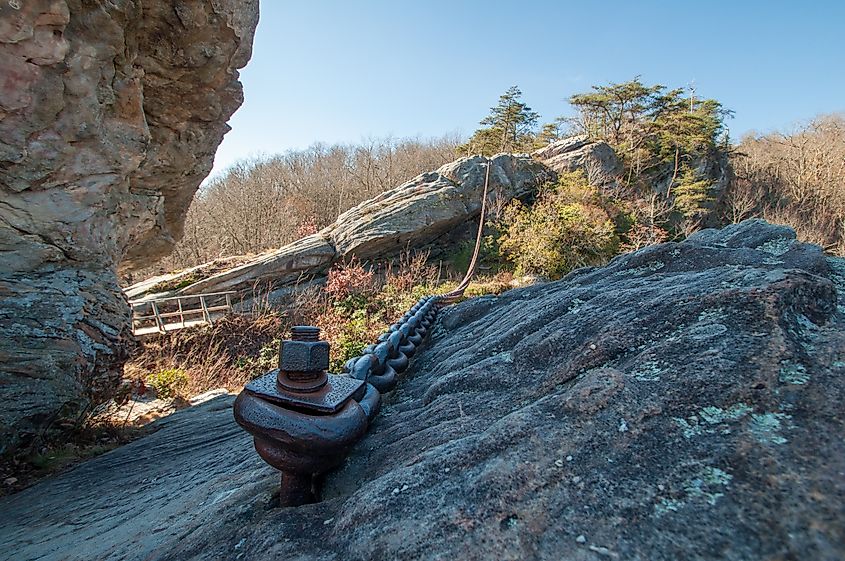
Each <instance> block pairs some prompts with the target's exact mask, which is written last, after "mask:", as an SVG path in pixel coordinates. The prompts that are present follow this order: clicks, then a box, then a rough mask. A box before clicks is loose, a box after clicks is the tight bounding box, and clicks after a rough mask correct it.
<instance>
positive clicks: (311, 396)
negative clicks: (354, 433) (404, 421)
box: [244, 369, 365, 414]
mask: <svg viewBox="0 0 845 561" xmlns="http://www.w3.org/2000/svg"><path fill="white" fill-rule="evenodd" d="M278 373H279V370H278V369H274V370H271V371H270V372H268V373H267V374H265V375H264V376H261V377H260V378H256V379H255V380H253V381H252V382H250V383H248V384H247V385H246V387H245V388H244V390H246V391H247V392H249V393H251V394H252V395H254V396H256V397H259V398H261V399H265V400H267V401H270V402H272V403H276V404H278V405H281V406H283V407H295V408H298V409H306V410H309V411H316V412H319V413H324V414H331V413H336V412H337V411H338V410H339V409H340V408H341V407H343V405H344V404H345V403H346V402H347V401H349V399H351V398H352V396H353V395H354V394H355V393H356V392H357V391H358V390H360V389H361V387H362V386H363V385H364V383H365V382H364V381H363V380H358V379H356V378H352V377H350V376H337V375H335V374H329V375H328V377H329V380H328V382H327V383H326V385H325V386H323V387H322V388H320V390H319V391H316V392H311V393H297V392H290V391H285V390H283V389H281V388H279V385H278V383H277V382H276V376H277V374H278Z"/></svg>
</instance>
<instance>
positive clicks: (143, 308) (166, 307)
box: [129, 291, 236, 336]
mask: <svg viewBox="0 0 845 561" xmlns="http://www.w3.org/2000/svg"><path fill="white" fill-rule="evenodd" d="M233 294H236V292H234V291H230V292H209V293H207V294H191V295H187V296H171V297H168V298H155V299H153V300H134V301H131V302H129V304H130V305H131V306H132V331H133V332H134V333H135V335H136V336H143V335H148V334H151V333H167V332H169V331H175V330H177V329H182V328H184V327H191V326H194V325H202V324H207V325H211V324H212V323H213V321H214V320H215V319H218V318H220V317H223V316H224V315H226V314H227V313H229V312H231V311H232V295H233ZM221 300H225V304H221V303H218V302H219V301H221ZM209 302H211V303H212V305H209Z"/></svg>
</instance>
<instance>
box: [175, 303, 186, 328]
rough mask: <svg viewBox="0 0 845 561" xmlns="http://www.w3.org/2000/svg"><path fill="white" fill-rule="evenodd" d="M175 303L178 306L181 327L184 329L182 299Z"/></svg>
mask: <svg viewBox="0 0 845 561" xmlns="http://www.w3.org/2000/svg"><path fill="white" fill-rule="evenodd" d="M176 303H177V304H179V321H181V322H182V327H185V313H184V312H183V311H182V299H181V298H179V299H177V300H176Z"/></svg>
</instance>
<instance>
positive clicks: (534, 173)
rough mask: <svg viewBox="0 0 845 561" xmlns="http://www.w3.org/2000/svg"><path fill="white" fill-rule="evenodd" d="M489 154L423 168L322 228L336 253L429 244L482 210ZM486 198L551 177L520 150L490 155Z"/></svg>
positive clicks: (518, 191) (365, 254) (516, 192)
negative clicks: (428, 169)
mask: <svg viewBox="0 0 845 561" xmlns="http://www.w3.org/2000/svg"><path fill="white" fill-rule="evenodd" d="M486 162H487V158H484V157H482V156H473V157H471V158H461V159H459V160H456V161H454V162H452V163H449V164H446V165H444V166H443V167H441V168H440V169H438V170H437V171H435V172H433V173H424V174H422V175H420V176H418V177H415V178H414V179H412V180H410V181H408V182H407V183H405V184H403V185H400V186H399V187H397V188H395V189H392V190H390V191H386V192H384V193H382V194H381V195H379V196H377V197H375V198H373V199H370V200H368V201H364V202H363V203H361V204H360V205H358V206H356V207H355V208H352V209H350V210H348V211H346V212H345V213H343V214H341V215H340V216H339V217H338V219H337V221H336V222H335V223H334V224H332V225H331V226H329V227H328V228H326V229H325V230H323V231H322V232H321V233H322V235H323V236H325V237H326V238H328V239H330V240H331V241H332V243H333V244H334V246H335V248H336V249H337V252H338V256H339V257H344V258H349V257H351V256H353V255H354V256H355V257H357V258H359V259H370V258H374V257H378V256H384V255H395V254H397V253H399V252H400V251H402V250H403V249H405V248H406V247H409V246H410V247H415V246H422V245H427V244H430V243H431V242H433V241H434V240H435V239H437V238H438V237H440V236H442V235H444V234H446V233H448V232H449V231H451V230H452V229H453V228H455V227H456V226H458V225H460V224H463V223H464V222H466V221H467V220H469V219H471V218H474V217H476V216H478V214H479V213H480V212H481V203H482V199H483V197H482V195H483V193H484V178H485V174H486V170H487V165H486ZM490 166H491V168H490V182H489V194H488V197H489V198H490V199H491V200H492V199H493V198H494V197H498V198H501V199H504V200H506V201H507V200H510V199H513V198H514V197H521V196H524V195H526V194H528V193H529V192H531V191H532V190H534V189H536V188H537V186H538V185H539V184H540V183H541V182H542V181H543V180H545V179H546V178H548V177H549V176H550V174H549V172H548V170H546V169H545V168H544V167H543V166H541V165H539V164H537V163H536V162H535V161H533V160H532V159H531V158H529V157H527V156H522V155H510V154H499V155H497V156H494V157H493V158H491V159H490Z"/></svg>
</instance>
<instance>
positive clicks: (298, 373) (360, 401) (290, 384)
mask: <svg viewBox="0 0 845 561" xmlns="http://www.w3.org/2000/svg"><path fill="white" fill-rule="evenodd" d="M319 333H320V330H319V329H317V328H316V327H307V326H297V327H294V328H293V330H292V337H291V340H288V341H284V342H283V343H282V345H281V349H280V352H279V368H277V369H275V370H271V371H270V372H268V373H267V374H265V375H264V376H262V377H260V378H258V379H256V380H253V381H252V382H250V383H249V384H247V386H246V387H245V388H244V390H243V391H242V392H241V393H240V395H239V396H238V398H237V399H236V400H235V406H234V415H235V420H236V421H237V423H238V424H239V425H241V426H242V427H243V428H244V429H246V430H247V431H248V432H249V433H250V434H252V436H253V438H254V441H255V449H256V451H257V452H258V454H259V455H260V456H261V458H262V459H264V461H265V462H267V463H268V464H270V465H271V466H273V467H274V468H276V469H278V470H279V471H281V472H282V476H281V490H280V494H279V502H280V504H282V505H283V506H298V505H302V504H306V503H311V502H315V501H316V500H317V496H318V493H317V489H316V487H315V477H316V476H318V475H320V474H322V473H325V472H326V471H328V470H330V469H332V468H334V467H336V466H337V465H339V464H340V463H341V462H343V459H344V458H345V457H346V455H347V453H348V452H349V449H350V448H351V447H352V445H353V444H355V443H356V442H357V441H358V440H359V439H360V438H361V437H362V436H364V433H365V432H366V430H367V425H368V424H369V422H370V420H372V418H373V417H375V415H376V414H377V413H378V408H379V404H380V402H381V396H380V394H379V392H378V391H377V390H376V389H375V388H374V387H373V386H372V385H370V384H368V383H367V382H366V381H364V380H358V379H355V378H351V377H349V376H335V375H332V374H328V373H327V372H326V370H327V369H328V366H329V344H328V342H326V341H320V340H319Z"/></svg>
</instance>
